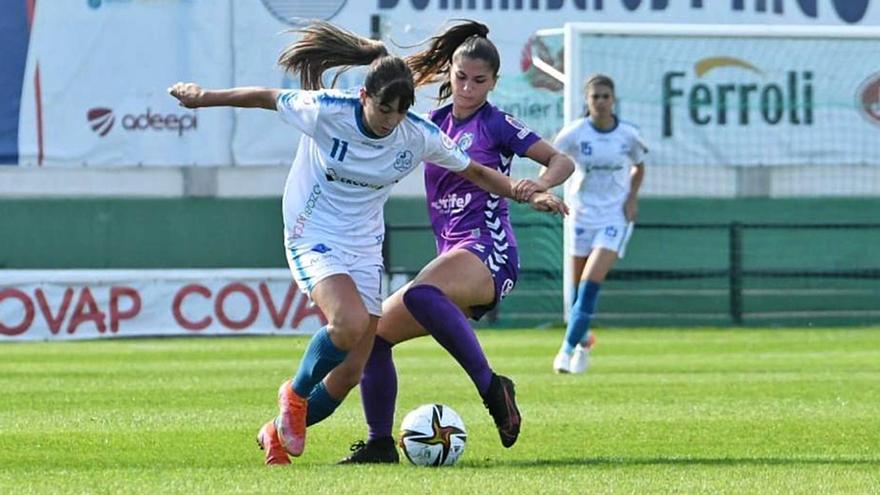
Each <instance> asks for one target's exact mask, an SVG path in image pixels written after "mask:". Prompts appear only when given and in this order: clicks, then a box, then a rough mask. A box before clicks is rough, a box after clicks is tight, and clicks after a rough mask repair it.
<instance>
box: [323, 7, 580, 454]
mask: <svg viewBox="0 0 880 495" xmlns="http://www.w3.org/2000/svg"><path fill="white" fill-rule="evenodd" d="M487 33H488V28H487V27H486V26H484V25H482V24H479V23H477V22H467V23H464V24H459V25H456V26H453V27H451V28H450V29H448V30H447V31H445V32H444V33H443V34H440V35H438V36H435V37H434V38H432V39H431V43H430V46H428V48H427V49H425V50H423V51H421V52H419V53H417V54H415V55H413V56H411V57H410V58H409V59H408V61H409V63H410V66H411V67H412V69H413V72H414V74H415V78H416V82H417V84H428V83H433V82H441V85H440V88H439V99H440V100H441V101H442V100H446V99H447V98H449V97H450V96H451V97H452V103H450V104H446V105H445V106H443V107H441V108H438V109H436V110H434V111H433V112H431V115H430V118H431V120H432V121H433V122H434V123H435V124H437V125H438V126H439V127H440V128H441V129H442V130H443V131H444V132H445V133H447V134H448V135H449V136H450V137H452V138H453V139H454V140H455V141H456V142H457V143H458V145H459V147H461V148H462V149H463V150H465V151H466V152H467V153H468V154H469V156H470V157H471V158H472V159H473V160H475V161H478V162H479V163H481V164H483V165H485V166H487V167H490V168H492V169H495V170H498V171H500V172H502V173H504V174H505V175H509V173H510V164H511V160H512V159H513V156H514V155H519V156H528V157H529V158H531V159H533V160H535V161H536V162H538V163H540V164H542V165H544V166H545V167H546V168H545V170H544V173H543V174H542V175H541V176H540V178H539V179H537V180H536V181H531V180H524V181H520V182H519V183H518V185H517V187H518V188H520V189H522V190H524V191H525V193H526V194H530V193H532V192H537V191H544V190H546V189H549V188H551V187H553V186H556V185H559V184H561V183H562V182H564V181H565V179H566V178H568V176H569V175H570V174H571V173H572V171H573V170H574V163H573V162H572V160H571V159H570V158H569V157H568V156H567V155H565V154H562V153H560V152H558V151H557V150H556V149H555V148H554V147H553V146H551V145H550V144H549V143H548V142H546V141H544V140H542V139H541V138H540V137H539V136H538V135H536V134H534V133H533V132H532V131H530V130H529V129H528V128H527V127H525V126H524V125H523V124H522V123H520V122H519V121H517V120H516V119H514V118H513V117H512V116H510V115H508V114H506V113H504V112H502V111H501V110H499V109H498V108H496V107H495V106H493V105H492V104H490V103H489V102H488V101H487V96H488V94H489V92H490V91H491V90H492V89H493V88H494V86H495V83H496V81H497V79H498V71H499V68H500V58H499V55H498V51H497V49H496V48H495V46H494V45H493V44H492V42H491V41H489V40H488V39H487V38H486V35H487ZM425 185H426V189H427V200H428V211H429V214H430V218H431V225H432V227H433V230H434V236H435V238H436V241H437V251H438V256H437V258H436V259H434V260H433V261H432V262H431V263H429V264H428V265H427V266H426V267H424V268H423V269H422V271H421V272H420V273H419V274H418V275H417V276H416V277H415V279H414V280H413V281H412V282H410V283H409V284H407V285H405V286H404V287H402V288H401V289H400V290H398V291H397V292H395V293H394V294H393V295H391V296H390V297H389V298H388V299H386V300H385V301H384V303H383V306H382V308H383V316H382V319H381V320H380V321H379V327H378V329H377V333H376V338H375V340H374V342H373V348H372V352H371V354H370V355H369V358H368V359H366V357H367V356H362V357H363V358H365V359H366V360H365V361H358V360H357V359H356V358H357V357H361V356H352V355H349V356H350V357H352V359H349V360H347V361H346V362H344V363H343V364H342V365H341V366H340V367H338V368H336V369H335V370H334V371H333V372H332V373H331V374H330V375H328V377H327V379H326V380H325V382H324V384H325V386H326V388H327V390H328V391H331V393H334V392H335V393H337V394H342V396H344V393H345V392H347V391H348V390H350V389H351V388H353V387H354V386H355V385H356V384H357V380H358V379H360V385H361V396H362V399H363V406H364V413H365V416H366V419H367V423H368V425H369V438H368V441H367V442H366V443H364V442H358V443H356V444H355V445H354V446H353V447H352V450H353V453H352V454H351V455H350V456H349V457H347V458H346V459H344V460H343V461H342V462H343V463H385V462H398V454H397V451H396V449H395V446H394V440H393V438H392V431H391V430H392V427H393V423H394V409H395V401H396V396H397V374H396V371H395V368H394V362H393V361H392V355H391V348H392V346H394V345H395V344H398V343H400V342H403V341H406V340H409V339H413V338H416V337H421V336H423V335H431V336H432V337H434V338H435V339H436V340H437V341H438V342H439V343H440V344H441V345H442V346H443V347H444V348H445V349H446V350H447V351H448V352H449V353H450V354H452V356H453V357H455V359H456V360H457V361H458V363H459V364H460V365H461V366H462V367H463V368H464V369H465V371H466V372H467V373H468V375H469V376H470V378H471V380H472V381H473V383H474V385H475V386H476V388H477V391H478V392H479V394H480V396H481V397H482V399H483V402H484V404H485V406H486V407H487V408H488V410H489V413H490V414H491V416H492V418H493V419H494V421H495V424H496V426H497V428H498V432H499V435H500V437H501V442H502V444H503V445H504V446H505V447H510V446H512V445H513V444H514V443H515V442H516V440H517V437H518V435H519V430H520V423H521V418H520V414H519V410H518V408H517V406H516V401H515V395H514V394H515V391H514V385H513V382H512V381H511V380H510V379H509V378H507V377H504V376H501V375H498V374H496V373H494V372H493V370H492V368H491V367H490V366H489V363H488V360H487V359H486V356H485V354H484V352H483V349H482V348H481V346H480V343H479V341H478V340H477V338H476V334H475V333H474V331H473V329H472V328H471V326H470V324H469V323H468V321H467V317H471V318H474V319H479V318H480V317H481V316H482V315H483V314H485V313H486V312H487V311H489V310H490V309H492V308H493V307H494V306H495V305H496V304H498V302H499V301H501V299H503V298H504V296H506V295H507V294H508V293H509V292H510V291H511V290H512V289H513V287H514V285H515V284H516V280H517V273H518V269H519V259H518V256H517V248H516V239H515V237H514V235H513V230H512V228H511V225H510V219H509V216H508V208H507V203H506V201H505V200H504V199H502V198H500V197H499V196H497V195H495V194H491V193H486V192H484V191H482V190H480V189H479V188H476V187H473V186H472V185H471V184H469V183H468V182H467V181H463V180H460V179H459V178H457V177H455V175H454V174H448V173H446V172H445V171H444V170H442V169H441V168H440V167H438V166H436V165H434V164H432V163H426V164H425ZM362 371H363V373H362ZM361 376H362V377H363V378H361ZM310 410H311V409H310ZM329 413H332V410H330V411H329V412H328V414H329ZM314 419H316V420H320V419H323V418H320V419H318V418H317V417H315V418H314Z"/></svg>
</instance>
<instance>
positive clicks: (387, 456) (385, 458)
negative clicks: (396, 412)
mask: <svg viewBox="0 0 880 495" xmlns="http://www.w3.org/2000/svg"><path fill="white" fill-rule="evenodd" d="M398 462H400V455H399V454H398V453H397V446H396V445H394V439H393V438H391V437H383V438H376V439H373V440H369V441H367V442H366V443H364V441H363V440H358V441H357V442H355V443H353V444H351V455H350V456H348V457H346V458H345V459H342V460H341V461H339V464H397V463H398Z"/></svg>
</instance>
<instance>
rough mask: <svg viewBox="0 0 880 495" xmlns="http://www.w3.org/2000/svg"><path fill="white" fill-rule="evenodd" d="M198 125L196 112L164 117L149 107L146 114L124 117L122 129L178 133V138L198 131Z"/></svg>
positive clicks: (171, 114)
mask: <svg viewBox="0 0 880 495" xmlns="http://www.w3.org/2000/svg"><path fill="white" fill-rule="evenodd" d="M198 125H199V119H198V115H196V113H195V112H191V113H184V114H179V115H178V114H174V113H169V114H164V115H163V114H161V113H154V112H153V110H152V109H151V108H149V107H148V108H147V111H146V112H145V113H142V114H140V115H134V114H130V113H128V114H125V116H123V117H122V127H123V128H124V129H125V130H126V131H145V130H147V129H151V130H154V131H172V132H177V135H178V136H182V135H183V133H184V132H187V131H195V130H197V129H198Z"/></svg>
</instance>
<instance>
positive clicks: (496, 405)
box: [483, 373, 522, 448]
mask: <svg viewBox="0 0 880 495" xmlns="http://www.w3.org/2000/svg"><path fill="white" fill-rule="evenodd" d="M483 404H484V405H485V406H486V409H488V410H489V414H490V415H492V419H494V420H495V426H496V427H498V436H500V437H501V445H504V447H507V448H509V447H512V446H513V444H515V443H516V439H517V437H519V428H520V424H521V423H522V416H520V414H519V409H518V408H517V407H516V391H515V390H514V387H513V381H511V380H510V378H507V377H506V376H501V375H496V374H494V373H493V374H492V381H491V382H490V383H489V390H487V391H486V395H485V396H484V397H483Z"/></svg>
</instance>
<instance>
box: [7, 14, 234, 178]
mask: <svg viewBox="0 0 880 495" xmlns="http://www.w3.org/2000/svg"><path fill="white" fill-rule="evenodd" d="M36 5H37V12H36V14H35V15H34V25H33V29H32V31H31V39H30V47H29V50H28V60H27V68H26V72H25V77H24V81H25V83H24V85H23V87H22V106H21V115H20V117H19V155H20V158H19V163H21V164H24V165H84V164H85V165H123V166H125V165H192V164H196V163H198V164H201V165H228V164H229V163H231V155H230V151H229V146H228V145H227V144H226V143H228V141H229V138H230V136H231V134H232V132H233V126H232V124H233V121H232V110H231V109H211V110H210V111H209V112H203V111H202V110H198V111H194V110H189V109H186V108H182V107H179V106H178V105H177V103H176V102H175V101H174V99H172V98H170V97H169V96H168V94H167V93H166V88H168V86H170V85H171V84H173V83H174V82H176V81H179V80H196V81H200V82H201V83H203V84H204V85H206V86H209V87H218V86H219V87H226V86H230V85H232V84H233V79H232V57H231V56H230V53H229V45H230V36H231V34H230V27H229V26H230V24H231V22H232V21H231V19H230V15H231V12H230V9H229V8H228V4H226V3H225V2H213V1H212V2H204V1H194V0H173V1H172V0H159V1H149V2H146V1H120V0H115V1H114V0H91V1H86V0H81V1H60V2H59V1H53V2H37V3H36Z"/></svg>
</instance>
